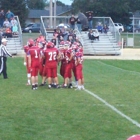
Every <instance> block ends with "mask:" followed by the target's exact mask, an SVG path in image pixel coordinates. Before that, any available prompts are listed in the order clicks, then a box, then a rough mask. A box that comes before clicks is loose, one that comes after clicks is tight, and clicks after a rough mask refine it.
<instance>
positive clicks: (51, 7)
mask: <svg viewBox="0 0 140 140" xmlns="http://www.w3.org/2000/svg"><path fill="white" fill-rule="evenodd" d="M52 3H53V2H52V0H50V28H52V15H53V10H52V9H53V6H52Z"/></svg>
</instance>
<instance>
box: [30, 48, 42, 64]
mask: <svg viewBox="0 0 140 140" xmlns="http://www.w3.org/2000/svg"><path fill="white" fill-rule="evenodd" d="M28 55H30V56H31V63H32V62H39V60H40V48H38V47H36V46H32V47H31V48H29V51H28Z"/></svg>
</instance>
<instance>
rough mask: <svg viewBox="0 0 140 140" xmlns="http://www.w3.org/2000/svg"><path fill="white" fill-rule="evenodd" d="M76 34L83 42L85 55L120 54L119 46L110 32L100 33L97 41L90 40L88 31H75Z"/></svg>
mask: <svg viewBox="0 0 140 140" xmlns="http://www.w3.org/2000/svg"><path fill="white" fill-rule="evenodd" d="M77 36H78V37H79V38H80V41H82V43H83V47H84V54H85V55H88V54H89V55H120V54H121V48H120V46H119V45H118V43H117V41H116V40H115V38H114V37H113V35H112V34H111V32H108V33H107V34H105V33H100V35H99V41H98V40H94V41H91V40H90V39H89V38H88V31H82V32H81V33H78V32H77Z"/></svg>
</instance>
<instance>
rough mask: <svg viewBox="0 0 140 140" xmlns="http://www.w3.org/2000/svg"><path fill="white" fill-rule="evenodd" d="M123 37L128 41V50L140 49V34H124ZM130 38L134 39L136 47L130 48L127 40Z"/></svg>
mask: <svg viewBox="0 0 140 140" xmlns="http://www.w3.org/2000/svg"><path fill="white" fill-rule="evenodd" d="M121 37H122V38H123V39H124V40H125V41H126V46H125V47H127V48H133V47H134V48H140V45H139V44H140V34H139V33H134V34H133V33H122V34H121ZM128 38H134V46H128V45H127V39H128Z"/></svg>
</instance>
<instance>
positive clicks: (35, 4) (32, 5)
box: [26, 0, 47, 10]
mask: <svg viewBox="0 0 140 140" xmlns="http://www.w3.org/2000/svg"><path fill="white" fill-rule="evenodd" d="M26 4H27V7H28V8H29V9H38V10H43V9H44V8H45V6H46V4H47V0H26Z"/></svg>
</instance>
